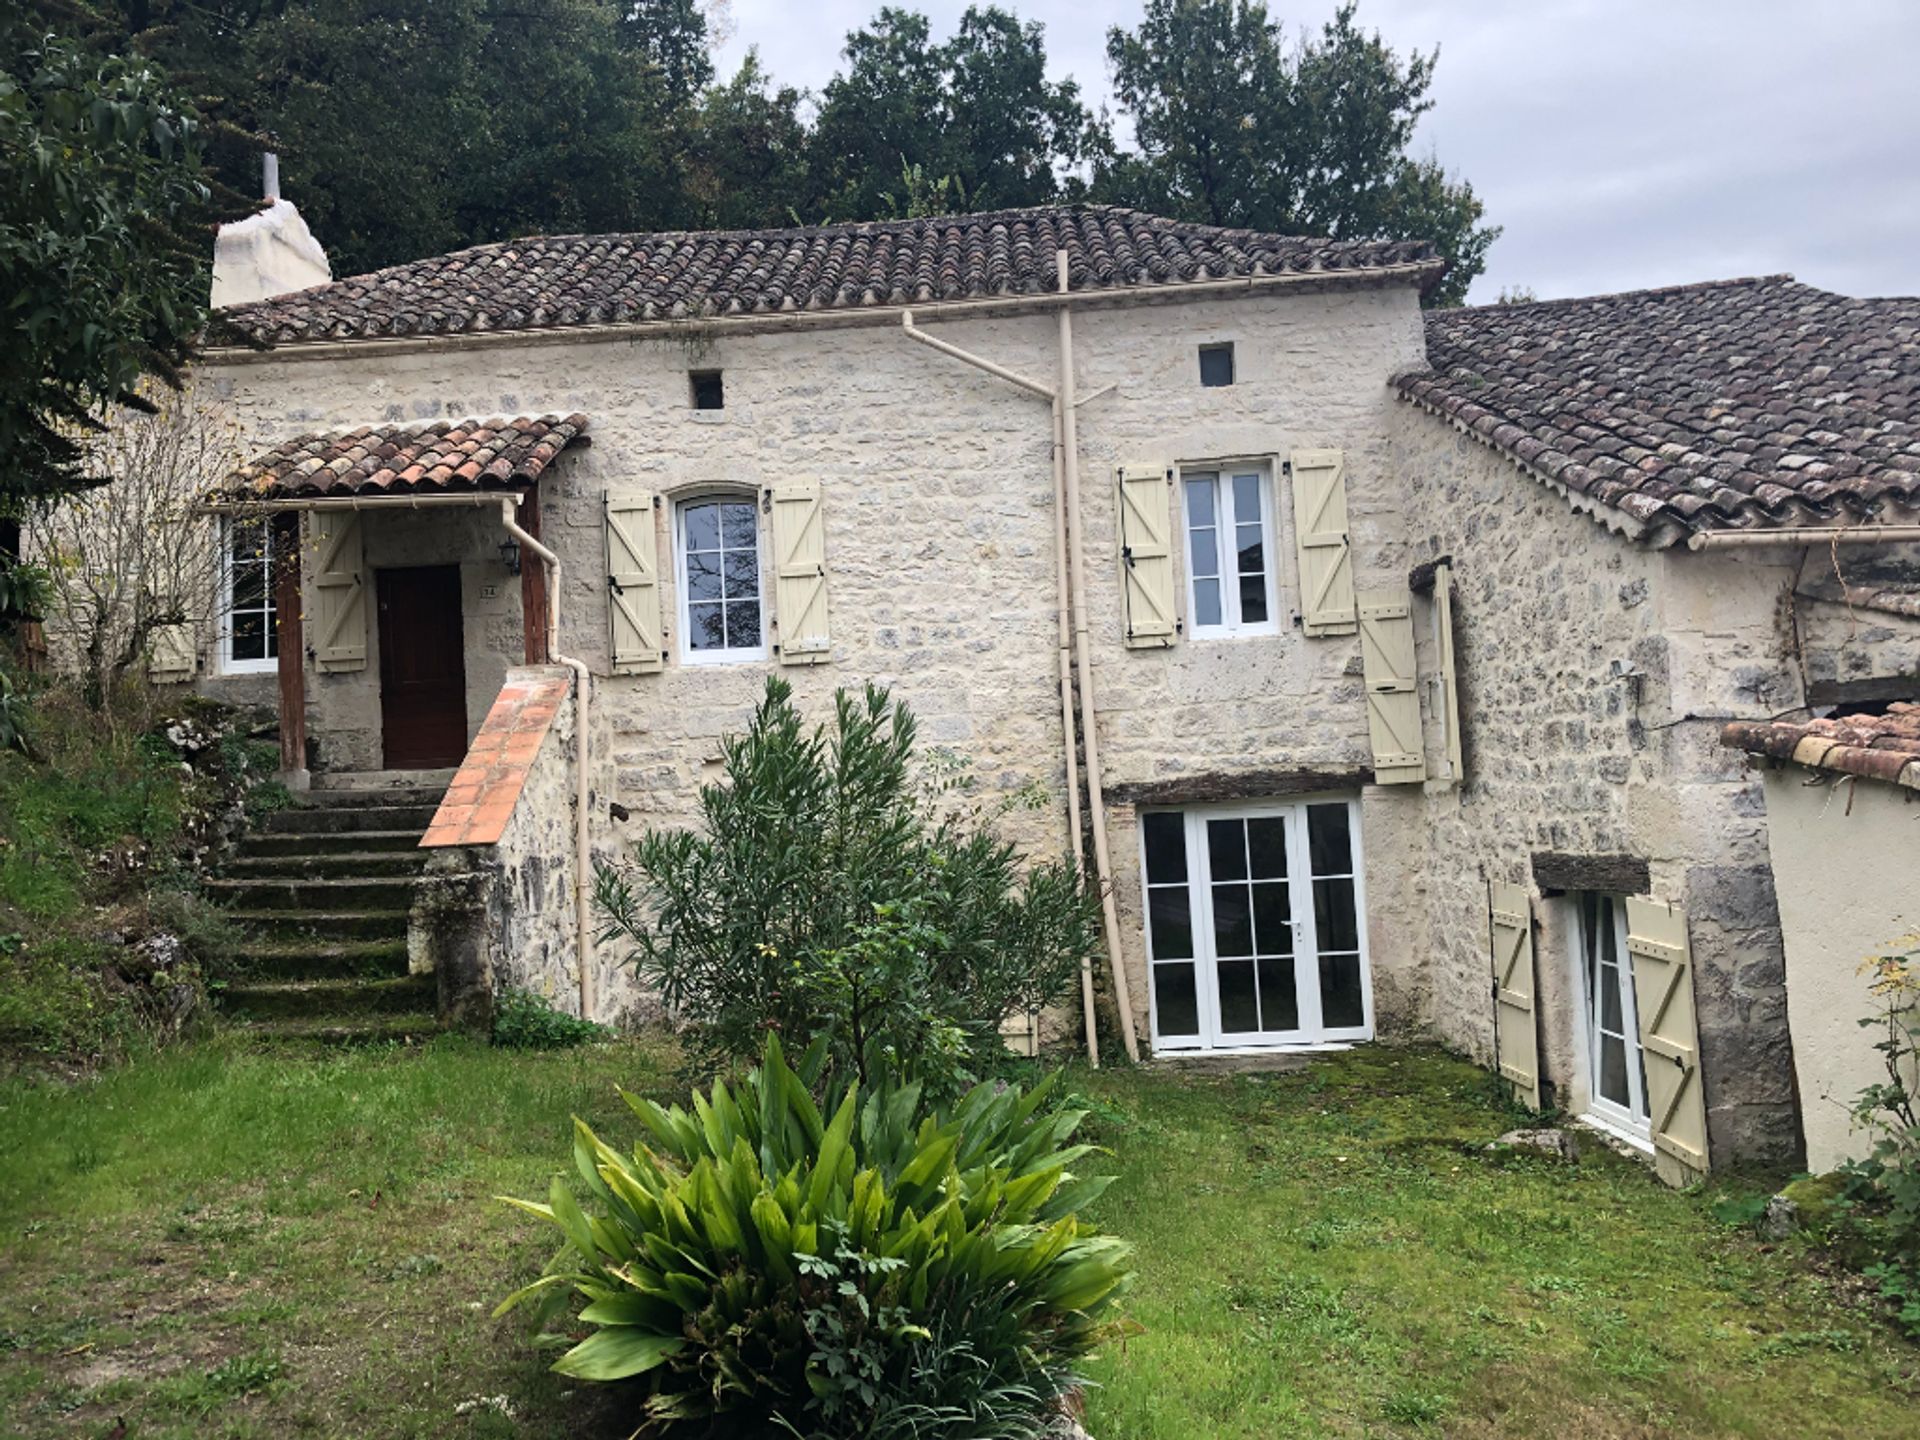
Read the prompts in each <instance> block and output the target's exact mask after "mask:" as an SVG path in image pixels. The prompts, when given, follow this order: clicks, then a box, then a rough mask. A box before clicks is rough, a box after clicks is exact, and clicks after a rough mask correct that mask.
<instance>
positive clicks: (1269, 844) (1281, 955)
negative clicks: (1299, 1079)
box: [1140, 800, 1373, 1050]
mask: <svg viewBox="0 0 1920 1440" xmlns="http://www.w3.org/2000/svg"><path fill="white" fill-rule="evenodd" d="M1359 819H1360V816H1359V805H1358V802H1356V801H1353V800H1324V801H1323V800H1315V801H1308V802H1303V803H1299V804H1289V805H1249V806H1233V807H1208V808H1205V809H1194V810H1154V811H1148V812H1146V813H1145V814H1143V815H1142V816H1141V817H1140V834H1141V843H1142V850H1143V854H1142V860H1143V874H1144V875H1145V877H1146V895H1147V905H1146V909H1147V949H1148V955H1149V957H1150V968H1151V970H1152V1002H1153V1043H1154V1048H1155V1049H1156V1050H1227V1049H1240V1048H1258V1047H1264V1046H1276V1045H1315V1044H1323V1043H1328V1042H1333V1041H1344V1040H1365V1039H1369V1038H1371V1036H1372V1034H1373V994H1372V988H1371V986H1370V985H1369V983H1368V976H1367V949H1366V924H1365V920H1364V917H1365V914H1366V908H1365V895H1364V888H1363V885H1362V880H1361V874H1360V863H1359V862H1360V845H1359Z"/></svg>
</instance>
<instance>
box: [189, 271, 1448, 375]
mask: <svg viewBox="0 0 1920 1440" xmlns="http://www.w3.org/2000/svg"><path fill="white" fill-rule="evenodd" d="M1445 267H1446V262H1445V261H1443V260H1437V259H1436V260H1413V261H1407V262H1404V263H1401V264H1397V265H1380V266H1376V267H1373V268H1371V269H1365V270H1290V271H1284V272H1282V273H1280V274H1278V275H1247V276H1241V277H1239V278H1237V279H1229V280H1184V281H1180V282H1178V283H1176V284H1172V285H1142V286H1137V287H1134V288H1132V289H1126V290H1081V291H1077V292H1074V293H1071V294H1062V293H1058V292H1053V293H1048V294H1044V295H996V296H989V297H985V298H982V299H977V300H927V301H921V302H912V301H905V302H902V303H900V304H897V305H894V304H889V305H876V306H872V307H870V308H865V309H858V310H788V311H779V312H775V313H773V314H747V315H711V316H688V317H685V318H678V319H668V320H627V321H621V322H619V323H617V324H606V325H567V326H550V327H545V328H541V329H523V330H479V331H467V330H463V331H459V332H457V333H455V334H451V335H406V336H379V337H366V338H362V339H336V340H284V341H281V342H280V343H279V344H278V345H270V346H269V347H268V348H267V349H264V350H256V349H253V348H252V347H250V346H246V345H215V346H209V347H208V348H207V349H206V350H204V351H202V352H201V358H200V363H201V364H203V365H260V364H267V363H270V362H273V361H278V360H327V359H337V358H339V357H340V356H343V355H366V356H369V357H375V356H386V355H417V354H423V353H431V352H433V351H436V350H468V349H484V348H487V347H490V346H494V345H507V346H514V345H520V346H526V345H586V344H595V343H601V342H605V341H618V340H647V339H652V338H655V337H667V338H671V337H672V336H675V335H701V336H711V335H712V334H713V332H714V330H715V329H725V330H728V331H732V332H737V333H746V334H751V333H755V332H759V331H785V330H815V329H826V330H842V329H858V328H863V327H867V326H876V327H877V326H885V327H889V328H891V327H896V326H898V325H899V324H900V317H901V316H903V315H905V314H907V313H908V312H909V311H912V312H915V313H917V314H919V315H921V316H922V317H923V318H930V319H938V320H961V319H971V318H975V317H986V316H997V315H1018V314H1027V313H1032V312H1039V313H1045V314H1052V313H1054V312H1056V311H1058V310H1059V309H1060V307H1061V306H1062V305H1073V306H1079V307H1082V308H1085V309H1096V310H1097V309H1106V308H1108V307H1110V306H1123V305H1141V304H1149V305H1151V304H1158V305H1166V304H1175V303H1178V302H1180V301H1182V300H1192V299H1215V298H1222V297H1225V298H1231V297H1233V296H1235V295H1245V294H1258V293H1262V292H1265V291H1268V290H1279V289H1309V290H1313V289H1351V288H1357V287H1361V286H1366V287H1372V286H1375V285H1388V284H1392V283H1395V282H1403V283H1418V284H1425V283H1426V281H1427V280H1428V279H1429V278H1431V277H1432V276H1435V275H1437V274H1438V273H1439V272H1440V271H1441V270H1443V269H1445ZM334 283H336V284H339V283H341V282H339V281H336V282H334Z"/></svg>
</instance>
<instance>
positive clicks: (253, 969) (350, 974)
mask: <svg viewBox="0 0 1920 1440" xmlns="http://www.w3.org/2000/svg"><path fill="white" fill-rule="evenodd" d="M247 962H248V968H249V971H250V974H249V976H248V978H249V980H254V979H258V980H268V979H273V980H352V979H356V978H357V979H373V980H378V979H394V978H396V977H398V976H401V975H405V974H406V973H407V941H406V936H405V935H404V934H402V935H400V936H398V937H394V938H387V939H376V940H338V939H332V938H329V937H324V936H312V935H298V934H296V935H294V936H293V937H292V938H290V939H282V940H272V941H255V942H254V943H252V944H250V945H249V946H248V947H247Z"/></svg>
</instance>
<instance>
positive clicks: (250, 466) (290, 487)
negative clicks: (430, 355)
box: [221, 415, 587, 499]
mask: <svg viewBox="0 0 1920 1440" xmlns="http://www.w3.org/2000/svg"><path fill="white" fill-rule="evenodd" d="M586 432H587V417H586V416H584V415H568V416H566V417H565V418H564V419H563V418H562V417H560V416H558V415H543V416H541V417H540V418H538V419H530V418H528V417H526V416H524V415H523V416H520V417H518V418H516V419H512V420H458V421H449V420H439V421H436V422H434V423H433V424H431V425H418V426H403V425H393V426H387V427H385V428H383V429H378V430H375V429H360V430H351V431H346V432H344V433H335V434H331V435H301V436H299V437H297V438H296V439H292V440H288V441H285V442H283V443H282V444H279V445H276V446H275V447H274V448H273V449H271V450H269V451H267V453H266V454H264V455H261V456H259V457H258V458H256V459H254V460H251V461H249V462H248V463H247V464H245V465H243V466H241V467H240V468H239V469H238V470H236V471H234V472H233V474H231V475H229V476H228V477H227V479H226V481H225V482H224V483H223V485H222V486H221V490H222V493H224V494H227V495H233V496H244V497H246V498H247V499H291V498H298V497H303V496H322V495H378V494H386V493H392V494H410V493H412V492H414V491H420V490H485V489H495V488H509V487H511V486H514V485H528V484H532V483H533V482H534V481H535V480H538V479H539V478H540V473H541V472H542V471H543V470H545V469H546V468H547V466H548V465H550V464H552V463H553V460H554V457H555V456H557V455H558V454H560V452H561V451H563V450H565V449H566V448H567V447H568V446H569V445H572V444H575V443H581V444H584V443H586V442H585V437H586Z"/></svg>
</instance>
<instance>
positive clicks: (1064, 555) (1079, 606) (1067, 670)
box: [900, 251, 1140, 1067]
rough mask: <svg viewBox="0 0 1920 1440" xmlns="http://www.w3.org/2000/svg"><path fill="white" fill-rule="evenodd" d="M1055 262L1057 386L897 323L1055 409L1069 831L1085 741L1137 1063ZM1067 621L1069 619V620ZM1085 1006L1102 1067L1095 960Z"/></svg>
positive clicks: (1124, 1009) (1084, 976)
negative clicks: (1103, 771)
mask: <svg viewBox="0 0 1920 1440" xmlns="http://www.w3.org/2000/svg"><path fill="white" fill-rule="evenodd" d="M1055 264H1056V266H1057V267H1058V273H1059V280H1060V296H1059V297H1058V298H1056V297H1049V299H1051V300H1054V302H1055V305H1056V308H1057V310H1058V314H1059V343H1060V383H1059V384H1057V385H1045V384H1042V383H1041V382H1040V381H1038V380H1034V379H1031V378H1029V377H1028V376H1025V375H1022V374H1020V373H1019V372H1018V371H1016V370H1011V369H1008V368H1007V367H1006V366H1004V365H999V364H996V363H995V362H994V361H991V360H988V359H986V358H985V357H984V356H980V355H975V354H973V353H972V352H970V351H967V350H963V349H961V348H960V347H959V346H958V345H954V344H951V343H949V342H947V341H945V340H941V339H939V338H938V337H936V336H933V335H929V334H927V333H926V332H925V331H924V330H920V329H917V328H916V327H915V326H914V323H913V312H912V311H911V310H903V311H902V312H901V315H900V324H901V328H902V330H904V331H905V333H906V335H907V337H908V338H909V339H911V340H914V341H917V342H918V343H920V344H922V345H925V346H927V347H929V348H930V349H933V350H938V351H939V352H940V353H941V354H943V355H946V356H949V357H951V358H953V359H955V360H958V361H960V362H961V363H962V364H965V365H971V366H972V367H974V368H975V369H976V370H983V371H985V372H986V373H987V374H989V375H992V376H995V377H996V378H998V379H1001V380H1004V381H1006V382H1007V383H1008V384H1010V385H1013V386H1015V387H1016V388H1018V389H1021V390H1024V391H1026V392H1027V393H1028V394H1030V395H1036V396H1039V397H1040V398H1042V399H1044V400H1046V401H1047V402H1048V404H1049V406H1050V409H1051V414H1052V448H1053V479H1054V575H1055V614H1056V617H1057V624H1058V631H1057V634H1058V641H1057V644H1058V659H1059V673H1060V725H1061V734H1062V740H1063V745H1064V748H1065V750H1066V759H1067V814H1068V823H1069V825H1070V827H1071V829H1072V834H1073V843H1074V845H1075V847H1076V848H1077V847H1078V846H1079V843H1080V813H1081V812H1080V777H1079V768H1080V767H1079V758H1078V749H1079V744H1080V742H1081V741H1082V740H1084V743H1085V746H1086V755H1087V765H1086V775H1087V797H1088V806H1089V815H1090V817H1091V822H1092V829H1093V855H1094V879H1095V882H1096V883H1097V884H1098V886H1099V888H1100V913H1101V922H1102V929H1103V932H1104V935H1105V940H1106V947H1107V960H1108V964H1109V966H1110V967H1111V970H1112V975H1113V986H1114V1002H1115V1005H1116V1008H1118V1010H1119V1012H1120V1025H1121V1034H1122V1037H1123V1038H1124V1040H1125V1042H1126V1047H1127V1057H1128V1058H1129V1059H1130V1060H1133V1061H1136V1062H1137V1061H1138V1060H1139V1058H1140V1042H1139V1037H1138V1035H1137V1033H1136V1031H1135V1027H1134V1023H1133V1001H1132V996H1131V993H1130V991H1129V989H1128V986H1127V979H1126V970H1125V967H1124V965H1123V963H1122V960H1121V952H1120V913H1119V909H1118V906H1117V904H1116V902H1115V900H1114V892H1113V866H1112V858H1111V855H1110V853H1109V850H1108V846H1107V830H1106V805H1105V801H1104V798H1103V797H1102V795H1101V793H1100V746H1099V738H1098V736H1097V735H1096V734H1095V733H1094V724H1093V713H1094V702H1093V696H1094V690H1093V668H1092V664H1091V660H1090V654H1089V650H1088V644H1089V635H1088V629H1087V623H1086V606H1085V593H1084V592H1085V586H1084V584H1083V583H1082V578H1081V577H1082V573H1083V570H1084V559H1083V552H1082V549H1081V546H1080V497H1079V473H1080V465H1079V439H1078V432H1077V430H1076V428H1075V424H1074V411H1075V409H1076V408H1077V406H1078V405H1079V403H1080V402H1079V401H1078V400H1076V399H1075V398H1074V389H1073V324H1072V320H1071V318H1070V315H1069V310H1068V306H1067V304H1066V303H1065V296H1066V291H1067V256H1066V252H1065V251H1059V252H1057V253H1056V255H1055ZM1106 388H1111V387H1106ZM1101 393H1103V391H1094V392H1092V394H1090V395H1088V397H1087V398H1088V399H1092V398H1093V397H1094V395H1098V394H1101ZM1070 616H1071V619H1069V617H1070ZM1076 651H1077V659H1076V654H1075V652H1076ZM1076 666H1077V673H1078V676H1079V681H1080V705H1081V714H1082V716H1083V719H1082V722H1081V725H1080V730H1079V733H1078V734H1076V731H1075V724H1074V714H1075V707H1074V703H1073V682H1074V676H1075V673H1076ZM1080 1003H1081V1011H1082V1017H1083V1020H1084V1023H1085V1026H1086V1036H1087V1058H1088V1060H1089V1061H1090V1062H1091V1063H1092V1064H1093V1065H1094V1066H1096V1067H1097V1066H1098V1065H1099V1063H1100V1041H1099V1035H1098V1032H1097V1029H1096V1026H1095V1022H1094V1003H1093V966H1092V962H1091V960H1083V961H1082V962H1081V967H1080Z"/></svg>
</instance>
